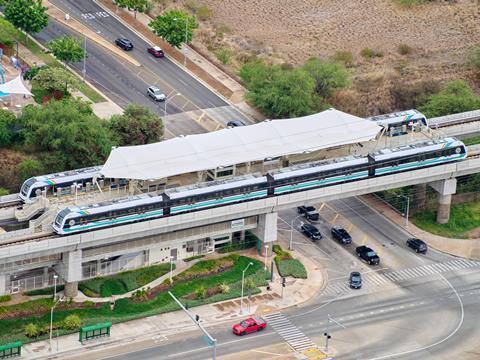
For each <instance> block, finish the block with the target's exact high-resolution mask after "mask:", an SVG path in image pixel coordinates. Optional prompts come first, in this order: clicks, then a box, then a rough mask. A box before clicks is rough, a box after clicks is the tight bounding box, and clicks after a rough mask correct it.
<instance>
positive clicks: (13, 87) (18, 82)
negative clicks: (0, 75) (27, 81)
mask: <svg viewBox="0 0 480 360" xmlns="http://www.w3.org/2000/svg"><path fill="white" fill-rule="evenodd" d="M0 91H1V92H3V93H6V94H24V95H32V93H31V92H30V90H28V89H27V88H26V87H25V85H24V84H23V81H22V77H21V76H20V75H18V76H17V77H16V78H15V79H13V80H10V81H7V82H6V83H5V84H0Z"/></svg>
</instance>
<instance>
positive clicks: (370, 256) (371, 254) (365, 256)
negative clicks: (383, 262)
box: [355, 245, 380, 265]
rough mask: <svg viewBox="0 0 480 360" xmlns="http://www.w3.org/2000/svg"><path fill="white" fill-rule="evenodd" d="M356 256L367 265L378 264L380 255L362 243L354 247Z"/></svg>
mask: <svg viewBox="0 0 480 360" xmlns="http://www.w3.org/2000/svg"><path fill="white" fill-rule="evenodd" d="M355 252H356V253H357V255H358V257H359V258H360V259H362V260H364V261H366V262H367V263H368V264H369V265H378V264H380V257H379V256H378V255H377V253H376V252H375V251H373V250H372V249H371V248H369V247H368V246H365V245H362V246H358V247H357V248H356V249H355Z"/></svg>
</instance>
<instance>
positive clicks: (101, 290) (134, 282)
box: [78, 264, 175, 297]
mask: <svg viewBox="0 0 480 360" xmlns="http://www.w3.org/2000/svg"><path fill="white" fill-rule="evenodd" d="M173 269H175V264H173ZM169 271H170V264H160V265H153V266H148V267H144V268H140V269H136V270H130V271H124V272H121V273H118V274H115V275H112V276H104V277H97V278H93V279H90V280H86V281H82V282H81V283H80V284H79V285H78V288H79V290H80V291H82V292H83V293H84V294H85V295H87V296H92V297H109V296H112V295H121V294H125V293H127V292H129V291H132V290H135V289H138V288H141V287H142V286H145V285H146V284H148V283H150V282H152V281H153V280H155V279H157V278H159V277H160V276H162V275H165V274H166V273H168V272H169Z"/></svg>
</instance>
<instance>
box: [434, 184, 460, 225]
mask: <svg viewBox="0 0 480 360" xmlns="http://www.w3.org/2000/svg"><path fill="white" fill-rule="evenodd" d="M429 185H430V186H431V187H432V189H434V190H435V191H436V192H437V199H438V209H437V222H438V223H439V224H446V223H448V220H450V205H451V203H452V194H455V193H456V192H457V179H456V178H451V179H445V180H439V181H434V182H432V183H429Z"/></svg>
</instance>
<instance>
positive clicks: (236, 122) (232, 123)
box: [227, 120, 245, 127]
mask: <svg viewBox="0 0 480 360" xmlns="http://www.w3.org/2000/svg"><path fill="white" fill-rule="evenodd" d="M237 126H245V123H244V122H243V121H240V120H233V121H229V122H228V123H227V127H237Z"/></svg>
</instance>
